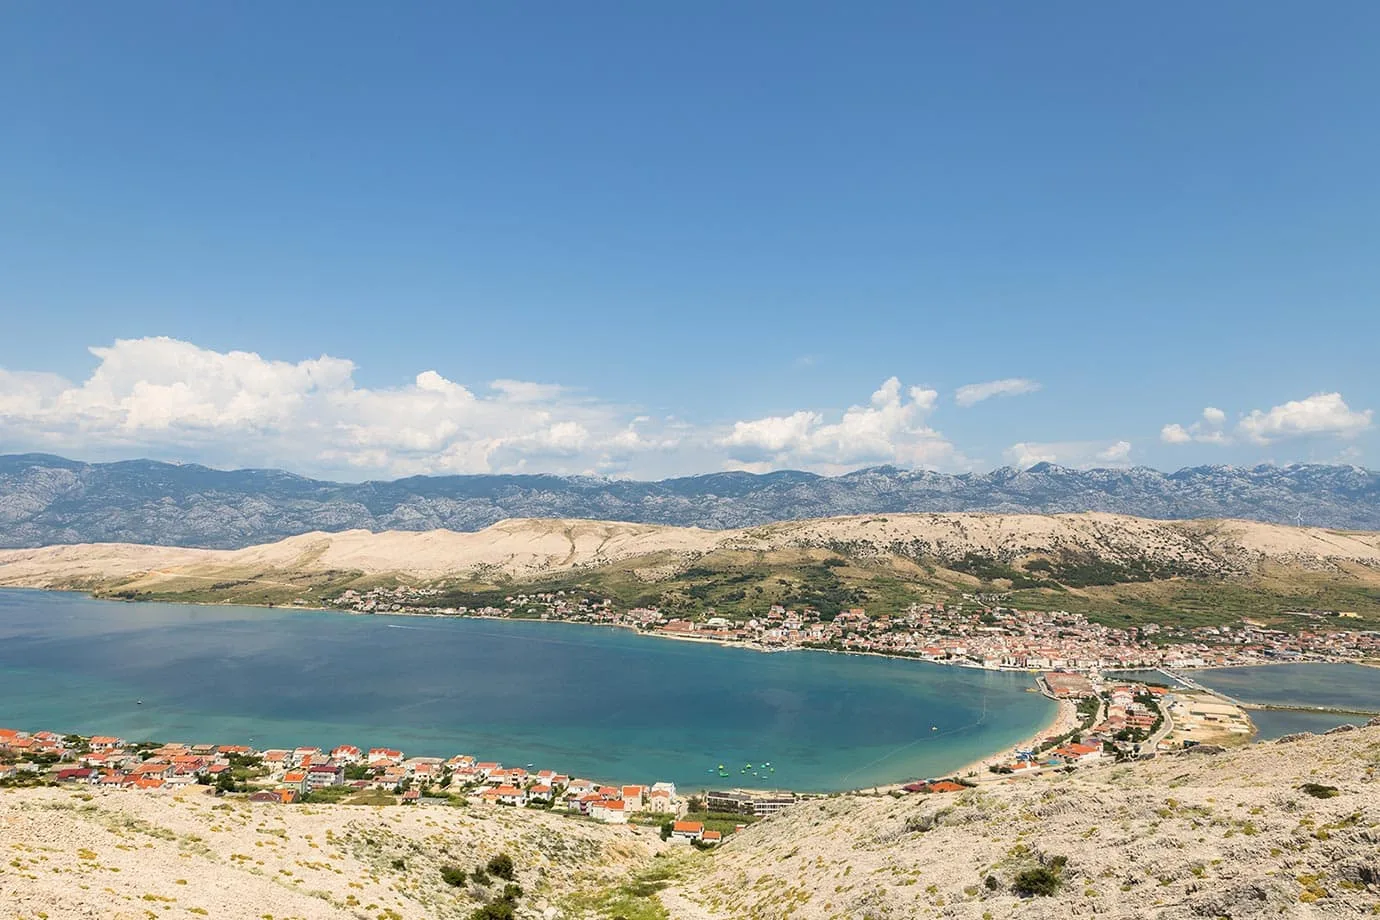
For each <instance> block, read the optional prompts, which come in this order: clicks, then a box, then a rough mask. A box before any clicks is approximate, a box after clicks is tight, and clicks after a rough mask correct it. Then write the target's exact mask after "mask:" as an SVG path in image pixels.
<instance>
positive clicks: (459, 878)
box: [441, 866, 469, 888]
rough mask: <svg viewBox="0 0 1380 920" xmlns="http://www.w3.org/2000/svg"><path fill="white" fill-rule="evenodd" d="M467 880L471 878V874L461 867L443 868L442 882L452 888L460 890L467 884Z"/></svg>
mask: <svg viewBox="0 0 1380 920" xmlns="http://www.w3.org/2000/svg"><path fill="white" fill-rule="evenodd" d="M467 878H469V874H468V873H466V872H465V870H464V869H461V868H460V867H459V866H442V867H441V881H443V882H445V883H446V884H447V885H449V886H450V887H452V888H459V887H460V886H461V885H463V884H465V879H467Z"/></svg>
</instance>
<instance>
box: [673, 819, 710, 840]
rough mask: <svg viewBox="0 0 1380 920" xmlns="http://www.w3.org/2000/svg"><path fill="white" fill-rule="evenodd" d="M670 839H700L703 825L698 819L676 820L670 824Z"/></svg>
mask: <svg viewBox="0 0 1380 920" xmlns="http://www.w3.org/2000/svg"><path fill="white" fill-rule="evenodd" d="M671 839H672V840H702V839H704V825H703V824H701V823H700V822H698V821H677V822H676V823H675V824H672V825H671Z"/></svg>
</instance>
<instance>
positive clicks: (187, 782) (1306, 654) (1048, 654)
mask: <svg viewBox="0 0 1380 920" xmlns="http://www.w3.org/2000/svg"><path fill="white" fill-rule="evenodd" d="M440 597H442V595H441V594H440V592H439V591H437V590H436V589H428V588H376V589H372V590H369V591H367V592H358V591H346V592H345V593H344V594H342V595H341V596H340V597H339V598H338V599H337V600H336V602H335V603H334V604H333V606H335V607H337V608H344V609H347V610H350V611H354V612H358V613H382V614H405V615H443V616H473V617H485V618H499V619H523V620H546V621H554V622H568V623H583V624H590V625H600V626H614V627H623V628H629V629H634V630H636V631H638V632H639V633H642V634H647V635H652V636H658V637H663V638H667V639H675V640H682V641H693V642H710V643H719V644H731V645H742V646H747V647H751V648H754V649H758V650H761V651H782V650H788V649H815V650H823V651H831V652H839V653H855V654H874V655H887V656H897V657H907V658H916V659H922V660H925V661H930V662H934V663H940V664H949V665H957V666H962V667H970V668H981V669H987V670H1019V671H1026V672H1029V673H1032V674H1033V675H1035V685H1036V686H1035V687H1034V688H1032V689H1038V691H1039V692H1040V693H1042V694H1044V695H1045V696H1046V697H1048V698H1050V699H1051V700H1053V701H1055V702H1056V704H1057V706H1056V710H1055V714H1054V717H1053V719H1052V720H1051V722H1050V723H1049V724H1048V725H1046V726H1045V727H1044V728H1043V729H1041V730H1040V732H1038V733H1037V734H1036V735H1035V736H1034V737H1032V738H1030V739H1027V740H1026V741H1024V742H1022V743H1020V744H1017V745H1014V746H1012V747H1010V748H1009V749H1007V750H1003V751H1000V752H997V753H995V754H992V755H989V756H987V757H985V758H983V759H982V760H980V761H977V762H974V763H972V764H969V765H967V766H965V767H962V768H960V769H959V770H957V771H955V772H954V773H953V774H951V775H947V776H939V777H929V778H924V779H919V780H916V781H913V782H906V783H898V784H896V785H894V786H889V787H874V788H873V789H872V790H870V792H871V793H872V794H882V793H885V794H893V795H905V794H944V793H948V792H956V791H959V790H961V789H964V788H967V787H969V786H972V785H977V784H982V783H990V782H1006V781H1010V780H1012V779H1014V778H1017V777H1019V776H1030V775H1037V774H1040V773H1045V772H1052V771H1063V772H1067V771H1071V770H1075V769H1078V768H1079V767H1082V766H1086V765H1089V764H1093V763H1098V762H1105V761H1129V760H1137V759H1144V758H1150V757H1154V756H1156V755H1158V754H1160V753H1164V752H1167V751H1181V750H1186V749H1191V748H1194V747H1204V748H1212V749H1218V748H1222V747H1225V746H1232V745H1238V744H1244V743H1246V742H1248V741H1249V740H1251V738H1252V737H1253V735H1254V734H1255V727H1254V725H1253V723H1252V722H1251V720H1250V718H1249V716H1248V715H1247V713H1246V712H1245V711H1244V708H1243V706H1242V705H1238V704H1237V702H1236V701H1235V700H1232V699H1231V698H1229V697H1226V696H1224V695H1221V694H1218V693H1214V692H1213V691H1211V690H1208V689H1206V688H1203V687H1200V686H1197V685H1196V683H1195V682H1194V681H1192V680H1191V678H1188V677H1186V676H1184V675H1183V673H1182V672H1183V671H1188V670H1191V669H1194V668H1200V667H1221V666H1231V665H1249V664H1264V663H1271V662H1296V661H1315V660H1328V661H1346V660H1355V659H1363V658H1368V657H1369V658H1374V657H1377V656H1380V637H1377V635H1376V634H1374V633H1367V632H1360V631H1351V630H1345V629H1336V628H1332V622H1333V620H1331V619H1328V618H1324V617H1322V616H1321V615H1316V614H1314V615H1311V616H1310V623H1309V628H1305V629H1301V630H1299V631H1297V632H1286V631H1282V630H1278V629H1272V628H1269V627H1267V626H1265V625H1263V624H1255V623H1251V622H1243V623H1242V624H1241V625H1240V626H1239V627H1223V626H1214V627H1198V628H1193V629H1175V628H1170V627H1161V626H1158V625H1156V624H1153V623H1148V624H1144V625H1141V626H1136V627H1131V628H1127V629H1117V628H1112V627H1109V626H1105V625H1102V624H1098V623H1094V622H1092V621H1090V620H1088V619H1087V618H1086V617H1084V616H1081V615H1079V614H1073V613H1066V612H1041V611H1030V610H1018V609H1015V608H1011V607H1006V606H1002V605H1001V604H1000V603H999V602H996V601H997V600H998V599H994V598H991V597H980V596H973V597H966V598H964V601H963V603H958V604H953V605H941V604H925V605H912V606H911V607H909V608H908V609H906V610H905V611H904V612H901V613H897V614H879V615H875V616H872V615H869V614H868V613H867V611H866V610H865V609H862V608H851V609H846V610H841V611H839V612H838V613H837V614H835V615H833V616H830V617H826V616H824V615H822V614H821V613H820V612H819V611H817V610H814V609H809V608H806V609H803V610H793V609H788V608H785V607H782V606H772V607H770V608H769V609H767V610H766V611H764V612H763V613H762V615H761V616H759V617H752V618H749V619H747V620H746V621H741V620H737V621H735V620H730V619H728V618H725V617H721V616H718V615H716V614H715V612H714V611H713V610H712V609H707V610H705V611H704V613H703V615H702V616H700V617H698V618H696V619H688V618H684V617H679V618H678V617H668V616H666V615H664V614H663V613H662V612H661V611H659V610H658V609H656V608H654V607H638V608H634V609H630V610H619V609H618V608H617V606H616V605H615V604H614V602H613V601H611V600H609V599H607V598H598V597H590V596H583V595H580V594H572V595H567V594H565V593H564V592H555V593H539V594H517V595H514V596H512V597H507V598H505V599H504V603H503V606H492V605H490V606H483V607H477V608H470V607H464V606H459V607H444V608H442V607H437V606H435V604H436V602H437V601H438V599H439V598H440ZM1338 619H1340V618H1338ZM744 772H745V773H746V772H747V771H746V769H745V770H744ZM719 775H720V776H728V775H731V774H730V773H728V772H726V771H725V770H724V768H723V766H722V765H721V766H720V771H719ZM751 775H753V776H756V775H757V774H756V773H752V774H751ZM763 775H765V774H763ZM26 785H71V786H78V787H92V788H94V789H99V790H121V791H135V792H148V793H160V792H167V791H176V790H187V789H191V788H196V787H200V788H202V789H204V791H205V792H207V793H208V794H212V795H235V796H241V797H245V798H247V799H248V800H250V801H252V802H256V803H265V804H271V805H285V804H295V803H307V804H314V803H347V804H368V805H400V806H407V805H414V806H436V805H440V806H452V807H479V808H485V807H498V808H503V807H509V808H535V809H543V810H549V811H555V812H559V813H562V814H565V815H568V816H570V817H571V818H575V819H580V820H588V821H593V822H599V823H603V824H619V825H631V826H633V827H634V828H636V827H644V828H651V829H657V830H659V832H660V833H661V834H662V836H663V838H665V839H671V840H677V841H685V842H688V843H692V844H694V845H695V846H700V847H705V846H713V845H715V844H717V843H719V842H720V841H722V839H723V835H724V834H730V833H733V832H734V831H735V830H737V829H739V828H740V827H741V826H744V825H745V824H747V823H751V822H753V821H756V820H761V819H764V818H768V817H770V816H772V815H774V814H776V813H778V812H779V811H781V810H782V809H784V808H787V807H789V806H790V805H792V804H794V803H795V802H797V801H799V800H800V799H802V798H808V797H810V796H809V794H801V793H797V792H792V791H783V790H761V789H727V790H699V791H697V792H695V793H694V794H691V795H686V794H683V790H680V789H678V788H677V786H676V784H675V783H674V782H669V781H665V780H657V781H653V782H650V783H621V782H620V783H614V782H601V781H595V780H591V779H587V778H584V777H580V776H575V775H572V774H570V773H568V772H562V771H560V770H557V769H540V768H538V767H537V766H536V765H535V764H526V765H524V766H513V765H504V764H501V763H498V762H496V761H482V760H479V759H478V758H477V757H476V756H473V755H469V754H457V755H454V756H450V757H439V756H408V755H405V754H404V752H403V751H401V750H396V749H392V748H387V747H372V748H359V747H355V746H353V745H349V744H343V745H338V746H336V747H333V748H330V749H323V748H320V747H315V746H298V747H293V748H273V749H258V748H252V747H249V746H246V745H242V744H211V743H161V742H152V741H142V740H129V739H125V738H120V737H116V736H113V735H105V736H103V735H96V736H90V737H87V736H80V735H72V734H60V733H57V732H53V731H34V732H32V733H30V732H27V731H23V730H19V729H0V787H8V786H26ZM855 792H867V790H855Z"/></svg>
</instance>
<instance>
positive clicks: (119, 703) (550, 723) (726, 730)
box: [0, 590, 1380, 791]
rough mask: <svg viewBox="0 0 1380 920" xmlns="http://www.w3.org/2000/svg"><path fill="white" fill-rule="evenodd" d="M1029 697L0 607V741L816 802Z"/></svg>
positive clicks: (809, 661)
mask: <svg viewBox="0 0 1380 920" xmlns="http://www.w3.org/2000/svg"><path fill="white" fill-rule="evenodd" d="M1377 673H1380V672H1377ZM1030 686H1032V682H1031V680H1030V679H1029V678H1028V677H1026V676H1025V675H1023V674H1011V673H998V672H988V671H978V670H970V669H965V668H952V667H945V666H942V665H934V664H928V663H924V662H916V661H901V660H894V659H883V658H872V657H862V656H850V655H829V654H823V653H818V652H789V653H776V654H769V655H767V654H761V653H758V652H752V651H749V650H746V649H734V648H720V647H715V646H705V645H699V644H692V643H686V642H674V641H670V640H665V639H656V638H651V637H647V636H639V635H636V634H634V633H632V632H630V631H627V630H617V629H600V628H595V627H587V626H575V625H567V624H560V623H539V622H513V621H493V620H468V619H442V618H432V617H427V618H422V617H385V616H348V615H344V614H335V613H320V612H309V611H277V610H260V609H255V608H247V607H200V606H183V605H173V604H125V603H115V602H109V601H97V600H92V599H90V598H88V597H84V596H82V595H77V594H65V593H48V592H39V591H13V590H0V726H6V727H14V728H25V729H39V728H48V729H52V730H54V731H73V732H80V733H83V734H96V733H99V734H106V733H109V734H118V735H121V736H123V737H127V738H131V739H153V740H177V741H188V742H201V741H208V742H209V741H214V742H217V743H227V744H231V743H252V744H254V745H256V746H258V747H261V748H267V747H278V746H289V745H298V744H309V745H319V746H321V747H331V746H334V745H336V744H342V743H349V744H357V745H361V746H366V745H368V746H383V745H387V746H390V747H400V748H402V749H403V750H405V751H406V752H408V753H409V754H418V755H435V756H448V755H451V754H456V753H470V754H475V755H477V756H481V757H482V758H485V759H494V760H501V761H504V762H507V763H510V764H516V765H524V764H527V763H536V764H538V765H539V766H542V767H550V768H552V769H556V770H560V771H563V772H569V773H572V774H578V775H588V776H591V777H593V778H603V779H611V780H624V781H629V782H650V781H653V780H661V779H669V780H673V781H675V782H677V783H678V784H680V785H682V786H683V787H687V788H702V787H706V786H723V785H746V786H757V787H769V786H777V787H782V788H793V789H797V790H820V791H826V790H839V789H848V788H856V787H864V786H869V785H874V784H878V783H885V782H891V781H896V780H901V779H909V778H915V777H924V776H936V775H940V774H943V773H945V772H947V771H951V770H953V769H956V768H958V767H959V766H962V765H963V764H966V763H968V762H971V761H972V760H975V759H977V758H979V757H981V756H983V755H985V754H987V753H990V752H992V751H996V750H998V749H1000V748H1002V747H1006V746H1008V745H1011V744H1014V743H1015V742H1017V741H1020V740H1022V739H1024V738H1027V737H1029V736H1030V735H1032V734H1034V733H1035V732H1036V731H1037V730H1038V729H1039V728H1040V727H1042V726H1043V725H1044V724H1046V723H1047V722H1048V720H1049V719H1050V718H1052V717H1053V710H1054V704H1053V703H1052V702H1050V701H1049V700H1047V699H1045V698H1044V697H1042V696H1040V695H1039V694H1036V693H1029V692H1025V691H1026V688H1027V687H1030ZM139 700H142V701H143V702H142V704H140V703H138V702H137V701H139ZM768 761H769V762H771V764H772V765H773V766H774V767H775V772H769V771H763V769H762V767H761V766H760V765H761V764H763V763H764V762H768ZM721 763H722V764H724V765H725V766H726V767H727V768H728V769H729V771H730V774H731V776H730V777H729V778H727V779H720V778H719V776H718V773H717V767H718V765H719V764H721ZM746 763H751V764H753V765H754V768H755V769H756V770H757V771H758V772H759V774H760V775H758V776H753V775H751V773H748V774H743V773H741V772H740V771H741V768H742V767H743V765H744V764H746ZM711 770H712V771H714V772H713V773H710V772H707V771H711Z"/></svg>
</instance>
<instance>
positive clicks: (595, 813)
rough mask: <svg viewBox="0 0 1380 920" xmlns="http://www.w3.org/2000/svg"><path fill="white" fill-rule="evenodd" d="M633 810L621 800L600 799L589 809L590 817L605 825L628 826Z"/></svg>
mask: <svg viewBox="0 0 1380 920" xmlns="http://www.w3.org/2000/svg"><path fill="white" fill-rule="evenodd" d="M630 810H631V809H629V808H628V807H627V803H625V802H624V801H622V800H621V799H600V800H599V801H597V802H594V803H593V804H592V805H590V807H589V816H590V817H591V818H593V819H594V820H595V821H602V822H603V823H605V824H627V823H628V812H629V811H630Z"/></svg>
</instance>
